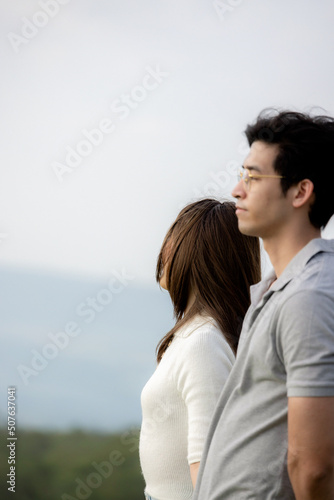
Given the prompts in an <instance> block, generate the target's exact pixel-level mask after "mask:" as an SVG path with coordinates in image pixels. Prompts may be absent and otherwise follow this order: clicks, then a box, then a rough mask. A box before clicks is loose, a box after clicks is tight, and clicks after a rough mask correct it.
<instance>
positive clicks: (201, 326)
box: [174, 314, 222, 338]
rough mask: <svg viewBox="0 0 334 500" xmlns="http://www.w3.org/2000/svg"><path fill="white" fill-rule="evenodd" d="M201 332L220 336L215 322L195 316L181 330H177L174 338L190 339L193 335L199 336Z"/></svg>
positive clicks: (202, 315)
mask: <svg viewBox="0 0 334 500" xmlns="http://www.w3.org/2000/svg"><path fill="white" fill-rule="evenodd" d="M203 332H215V333H219V334H220V335H222V332H221V330H220V328H219V326H218V324H217V322H216V321H215V320H214V319H213V318H212V317H211V316H207V315H204V314H196V315H195V316H193V317H192V318H191V319H190V320H189V321H187V323H185V324H184V325H183V326H182V327H181V328H179V329H178V330H177V331H176V332H175V334H174V336H175V337H180V338H190V337H193V336H194V335H195V334H196V335H199V334H201V333H203Z"/></svg>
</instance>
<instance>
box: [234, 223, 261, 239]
mask: <svg viewBox="0 0 334 500" xmlns="http://www.w3.org/2000/svg"><path fill="white" fill-rule="evenodd" d="M238 228H239V231H240V233H242V234H245V235H246V236H258V234H255V231H254V230H252V228H251V227H250V226H248V225H247V224H244V223H243V222H242V221H240V220H239V221H238Z"/></svg>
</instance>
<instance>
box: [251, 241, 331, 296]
mask: <svg viewBox="0 0 334 500" xmlns="http://www.w3.org/2000/svg"><path fill="white" fill-rule="evenodd" d="M319 252H329V253H334V240H327V239H324V238H314V239H313V240H311V241H309V243H307V245H305V246H304V247H303V248H302V249H301V250H300V251H299V252H298V253H297V254H296V255H295V256H294V257H293V259H291V261H290V262H289V264H288V265H287V266H286V268H285V269H284V271H283V272H282V274H281V276H280V277H279V278H277V279H276V275H275V271H274V270H273V269H272V270H271V271H270V272H269V274H268V275H267V276H266V277H265V278H264V279H263V280H262V281H260V283H257V284H256V285H252V286H251V299H252V303H253V304H254V305H255V306H256V305H257V304H258V303H259V302H260V300H261V299H262V298H263V295H264V294H265V293H266V292H268V295H272V293H273V292H276V291H278V290H281V289H282V288H284V287H285V286H286V285H287V284H288V283H289V282H290V281H291V280H292V279H293V278H294V277H295V276H297V275H299V274H300V273H301V272H302V270H303V269H304V267H305V266H306V264H307V263H308V262H309V260H311V259H312V257H314V256H315V255H316V254H318V253H319ZM275 279H276V281H275V282H274V283H273V284H272V285H271V286H270V283H272V282H273V281H274V280H275ZM269 287H270V288H269ZM266 298H269V297H266Z"/></svg>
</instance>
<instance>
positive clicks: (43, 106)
mask: <svg viewBox="0 0 334 500" xmlns="http://www.w3.org/2000/svg"><path fill="white" fill-rule="evenodd" d="M0 13H1V15H0V30H1V37H0V51H1V59H2V67H3V68H5V71H3V72H2V76H1V83H0V85H1V92H0V100H1V118H2V119H1V124H0V127H1V130H0V133H1V138H2V141H1V142H2V147H1V151H0V155H1V171H2V175H1V184H0V263H1V265H3V266H7V267H14V268H18V269H19V268H29V269H36V270H37V269H38V270H41V271H43V270H45V272H47V271H53V272H56V273H70V274H71V273H72V274H78V275H82V276H97V277H99V278H101V277H104V276H107V275H110V273H111V272H112V271H113V270H118V272H121V270H124V272H127V273H129V274H131V275H132V276H134V277H135V282H136V283H137V284H138V285H143V286H156V284H155V281H154V272H155V265H156V257H157V254H158V252H159V248H160V245H161V242H162V240H163V237H164V235H165V233H166V231H167V229H168V227H169V225H170V224H171V223H172V221H173V220H174V218H175V217H176V215H177V214H178V212H179V211H180V209H181V208H182V207H183V206H185V205H186V204H187V203H189V202H190V201H194V200H195V199H198V198H199V197H203V196H210V195H211V196H212V195H213V196H215V197H219V198H221V199H223V198H231V194H230V193H231V189H232V188H233V185H234V184H235V171H236V168H237V166H238V165H240V164H241V163H242V161H243V159H244V157H245V156H246V154H247V146H246V142H245V138H244V135H243V130H244V129H245V127H246V125H247V123H249V122H252V121H253V120H254V119H255V117H256V116H257V114H258V113H259V112H260V111H261V110H262V109H263V108H265V107H272V106H274V107H279V108H290V109H295V110H298V111H313V112H316V113H317V112H319V114H331V115H332V114H334V94H333V80H334V68H333V65H332V64H331V60H332V47H333V42H334V32H333V29H332V27H333V22H334V4H333V2H332V1H331V0H323V1H322V2H321V3H319V2H317V1H315V0H294V1H293V2H291V1H290V0H289V1H288V0H280V1H279V2H278V1H272V0H270V1H268V0H267V1H264V0H252V1H245V0H226V1H222V0H220V1H218V0H215V1H212V0H191V1H190V0H182V1H180V0H168V1H166V0H160V1H159V2H156V1H155V0H122V1H116V0H94V1H93V0H80V1H78V0H39V1H27V0H24V1H23V0H22V1H19V0H1V3H0ZM333 234H334V228H333V229H332V225H330V226H329V228H328V230H327V232H326V233H325V236H327V237H331V236H332V235H333Z"/></svg>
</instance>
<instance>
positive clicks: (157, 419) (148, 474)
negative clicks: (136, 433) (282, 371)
mask: <svg viewBox="0 0 334 500" xmlns="http://www.w3.org/2000/svg"><path fill="white" fill-rule="evenodd" d="M234 359H235V358H234V354H233V352H232V349H231V348H230V346H229V345H228V343H227V341H226V340H225V338H224V336H223V334H222V333H221V330H219V328H218V326H217V324H216V322H215V321H214V320H213V319H212V318H208V317H203V316H200V315H197V316H196V317H195V318H194V319H192V320H191V321H190V322H189V323H188V324H186V325H185V326H184V327H183V328H181V329H180V330H178V331H177V332H176V335H175V337H174V339H173V342H172V343H171V345H170V346H169V348H168V349H167V351H166V352H165V354H164V356H163V358H162V360H161V362H160V363H159V365H158V366H157V368H156V370H155V372H154V374H153V375H152V377H151V378H150V379H149V381H148V382H147V384H146V385H145V387H144V389H143V391H142V395H141V404H142V414H143V420H142V427H141V433H140V447H139V454H140V462H141V468H142V472H143V475H144V479H145V482H146V492H147V493H148V494H149V495H151V496H152V497H154V498H156V499H157V500H186V499H190V498H191V497H192V494H193V486H192V482H191V477H190V469H189V465H190V464H192V463H195V462H199V461H200V460H201V455H202V450H203V446H204V441H205V437H206V433H207V430H208V427H209V424H210V420H211V416H212V413H213V410H214V407H215V405H216V402H217V400H218V397H219V395H220V393H221V390H222V388H223V385H224V383H225V381H226V379H227V377H228V375H229V373H230V370H231V368H232V365H233V363H234Z"/></svg>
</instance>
